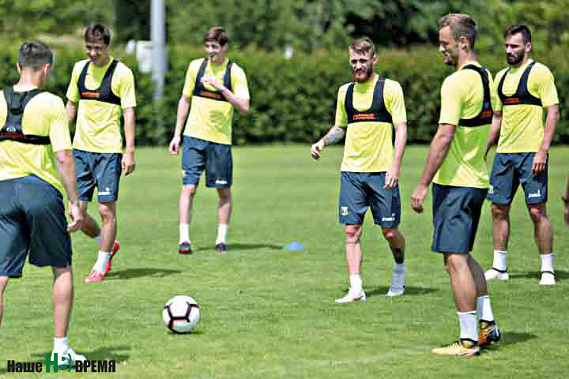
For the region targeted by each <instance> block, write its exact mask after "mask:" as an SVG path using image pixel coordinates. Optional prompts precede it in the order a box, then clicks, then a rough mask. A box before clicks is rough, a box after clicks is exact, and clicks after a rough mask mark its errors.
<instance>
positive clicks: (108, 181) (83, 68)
mask: <svg viewBox="0 0 569 379" xmlns="http://www.w3.org/2000/svg"><path fill="white" fill-rule="evenodd" d="M84 38H85V49H86V53H87V56H88V59H85V60H82V61H79V62H77V63H76V64H75V66H74V67H73V73H72V75H71V81H70V82H69V87H68V89H67V99H68V101H67V106H66V111H67V117H68V119H69V122H70V123H71V122H73V120H75V117H77V123H76V129H75V137H74V140H73V157H74V159H75V164H76V166H77V188H78V191H79V200H80V205H81V211H82V212H83V215H84V217H85V222H84V223H83V226H82V228H81V230H82V231H83V232H84V233H85V234H86V235H87V236H89V237H91V238H94V239H95V240H96V241H97V243H98V244H99V245H100V248H99V253H98V258H97V261H96V263H95V265H94V266H93V268H92V270H91V272H90V274H89V276H88V277H87V278H86V279H85V282H87V283H92V282H100V281H102V280H104V278H105V277H106V276H107V274H108V273H109V271H110V269H111V261H112V259H113V257H114V255H115V254H116V252H117V251H118V250H119V249H120V244H119V243H118V242H117V241H116V240H115V239H116V235H117V217H116V213H117V210H116V207H117V206H116V202H117V199H118V192H119V180H120V176H121V173H122V174H124V175H125V176H126V175H129V174H131V173H132V172H133V171H134V168H135V161H134V128H135V112H134V109H135V107H136V97H135V89H134V76H133V74H132V71H131V70H130V69H129V68H128V67H126V66H125V65H124V64H123V63H121V62H119V61H117V60H116V59H114V58H113V57H112V56H111V55H110V52H109V44H110V42H111V34H110V32H109V29H108V28H107V27H106V26H104V25H100V24H95V25H90V26H88V27H87V28H86V30H85V36H84ZM121 115H122V116H124V135H125V139H126V150H125V153H124V155H123V154H122V145H123V142H122V137H121V132H120V127H121ZM95 187H96V188H97V192H98V200H99V214H100V215H101V221H102V224H101V227H99V225H98V224H97V222H96V221H95V220H94V219H93V218H92V217H91V216H89V215H88V214H87V206H88V203H89V202H90V201H91V200H92V198H93V192H94V189H95Z"/></svg>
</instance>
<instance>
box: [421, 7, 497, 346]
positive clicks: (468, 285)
mask: <svg viewBox="0 0 569 379" xmlns="http://www.w3.org/2000/svg"><path fill="white" fill-rule="evenodd" d="M439 28H440V29H439V51H441V52H442V53H443V56H444V61H445V63H446V64H447V65H450V66H454V67H456V72H454V73H453V74H452V75H450V76H449V77H447V78H446V79H445V81H444V83H443V85H442V87H441V116H440V119H439V127H438V130H437V133H436V135H435V136H434V138H433V141H432V143H431V148H430V151H429V156H428V158H427V163H426V165H425V169H424V170H423V174H422V176H421V182H420V184H419V186H418V187H417V188H416V189H415V191H414V192H413V196H412V198H411V206H412V208H413V210H415V211H416V212H418V213H421V212H422V211H423V201H424V200H425V197H426V195H427V190H428V187H429V185H430V184H431V182H434V184H433V224H434V229H435V230H434V236H433V245H432V249H433V251H434V252H437V253H442V254H443V255H444V263H445V266H446V269H447V272H448V273H449V276H450V281H451V289H452V291H453V293H454V301H455V305H456V310H457V316H458V320H459V325H460V339H459V340H458V341H456V342H452V343H450V344H448V345H446V346H443V347H441V348H435V349H433V350H432V352H433V353H435V354H443V355H456V356H472V355H478V354H480V347H481V346H487V345H489V344H491V343H494V342H497V341H498V340H499V339H500V332H499V330H498V327H497V325H496V323H495V321H494V315H493V314H492V308H491V306H490V297H489V296H488V288H487V285H486V280H485V278H484V272H483V271H482V268H481V267H480V265H479V264H478V262H476V260H475V259H474V258H473V257H472V255H471V254H470V252H471V251H472V247H473V245H474V238H475V236H476V230H477V228H478V221H479V220H480V213H481V210H482V205H483V204H484V198H485V196H486V193H487V191H488V169H487V167H486V163H485V162H484V148H485V146H486V141H487V138H488V133H489V131H490V125H491V123H492V113H493V112H492V110H493V107H495V106H496V105H497V102H498V99H497V95H496V92H495V91H493V90H492V87H493V86H492V76H491V75H490V73H489V72H488V70H486V69H485V68H483V67H482V66H481V65H480V64H479V63H478V62H477V60H476V55H475V54H474V44H475V42H476V33H477V26H476V22H475V21H474V20H473V19H472V17H470V16H469V15H467V14H456V13H454V14H448V15H446V16H443V17H442V18H441V19H440V20H439ZM478 318H479V319H480V320H478ZM478 321H480V331H479V330H478Z"/></svg>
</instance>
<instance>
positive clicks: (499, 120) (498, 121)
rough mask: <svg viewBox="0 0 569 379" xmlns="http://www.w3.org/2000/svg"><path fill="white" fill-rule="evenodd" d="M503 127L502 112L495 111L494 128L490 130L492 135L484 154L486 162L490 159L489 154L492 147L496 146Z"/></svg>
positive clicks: (489, 137) (489, 136)
mask: <svg viewBox="0 0 569 379" xmlns="http://www.w3.org/2000/svg"><path fill="white" fill-rule="evenodd" d="M501 127H502V112H501V111H494V115H493V116H492V127H491V128H490V134H489V135H488V142H487V143H486V151H485V152H484V160H486V158H487V157H488V153H489V152H490V149H491V148H492V146H494V145H495V144H496V143H497V141H498V136H499V135H500V128H501Z"/></svg>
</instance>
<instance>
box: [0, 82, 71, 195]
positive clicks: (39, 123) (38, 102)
mask: <svg viewBox="0 0 569 379" xmlns="http://www.w3.org/2000/svg"><path fill="white" fill-rule="evenodd" d="M35 88H36V87H33V86H14V91H15V92H26V91H31V90H33V89H35ZM7 112H8V107H7V104H6V99H5V98H4V92H3V91H0V127H3V126H4V124H5V123H6V117H7ZM22 132H23V133H24V134H32V135H38V136H49V140H50V142H51V144H50V145H32V144H27V143H21V142H16V141H11V140H4V141H0V180H10V179H17V178H22V177H24V176H28V175H35V176H37V177H39V178H41V179H43V180H45V181H46V182H48V183H50V184H51V185H53V186H54V187H55V188H57V189H58V190H59V191H60V192H61V193H62V194H63V186H62V184H61V182H60V179H59V174H58V172H57V167H56V163H55V157H54V152H56V151H61V150H71V138H70V137H69V126H68V122H67V115H66V113H65V107H64V105H63V101H62V100H61V99H60V98H59V97H57V96H55V95H52V94H51V93H49V92H41V93H40V94H38V95H36V96H35V97H33V98H32V99H31V100H30V101H29V102H28V104H27V105H26V107H25V108H24V114H23V117H22Z"/></svg>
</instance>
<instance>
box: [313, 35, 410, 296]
mask: <svg viewBox="0 0 569 379" xmlns="http://www.w3.org/2000/svg"><path fill="white" fill-rule="evenodd" d="M349 54H350V55H349V56H350V65H351V67H352V72H353V75H354V80H355V82H354V83H348V84H345V85H343V86H342V87H340V90H339V91H338V102H337V106H336V121H335V125H334V126H333V127H332V128H331V129H330V131H329V132H328V134H326V136H324V137H323V138H322V139H321V140H319V141H318V142H316V143H315V144H313V145H312V148H311V155H312V157H313V158H314V159H316V160H318V159H320V157H321V154H322V150H323V149H324V147H325V146H328V145H330V144H332V143H336V142H338V141H340V140H341V139H342V138H343V137H344V135H346V142H345V147H344V158H343V160H342V167H341V182H340V205H339V218H340V223H342V224H345V249H346V262H347V265H348V272H349V277H350V289H349V291H348V293H347V294H346V295H345V296H344V297H342V298H339V299H337V300H336V302H337V303H347V302H352V301H366V294H365V291H364V290H363V285H362V279H361V276H360V269H361V264H362V256H363V253H362V248H361V245H360V236H361V234H362V231H363V226H362V225H363V220H364V216H365V213H366V212H367V208H368V207H370V208H371V212H372V214H373V218H374V222H375V224H376V225H379V226H381V231H382V233H383V237H384V238H385V239H386V241H387V242H388V244H389V247H390V248H391V251H392V253H393V258H394V260H395V263H394V265H393V277H392V281H391V287H390V288H389V290H388V292H387V296H400V295H403V293H404V292H405V276H406V268H405V238H404V237H403V235H402V234H401V232H400V231H399V229H398V225H399V222H400V219H401V200H400V196H399V184H398V182H399V171H400V167H401V159H402V158H403V152H404V150H405V142H406V140H407V116H406V113H405V101H404V98H403V90H402V88H401V85H400V84H399V83H398V82H396V81H393V80H390V79H384V78H381V77H379V76H378V75H377V74H376V72H375V65H376V63H377V56H376V54H375V48H374V44H373V41H372V40H371V39H369V38H365V37H364V38H360V39H357V40H355V41H354V42H353V43H352V44H351V45H350V48H349ZM394 126H395V148H394V147H393V142H392V141H393V139H392V128H393V127H394Z"/></svg>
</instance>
